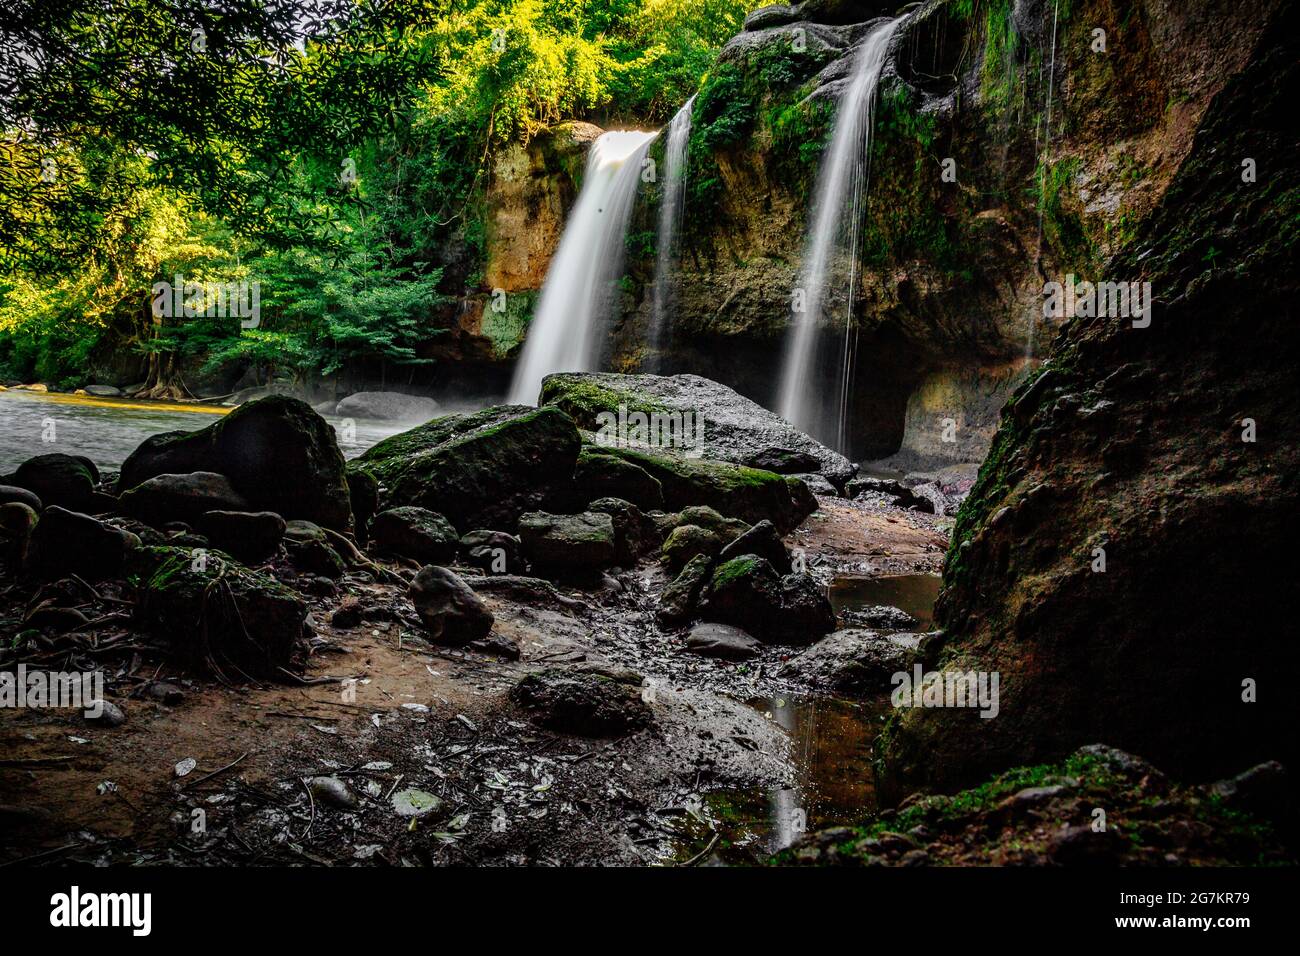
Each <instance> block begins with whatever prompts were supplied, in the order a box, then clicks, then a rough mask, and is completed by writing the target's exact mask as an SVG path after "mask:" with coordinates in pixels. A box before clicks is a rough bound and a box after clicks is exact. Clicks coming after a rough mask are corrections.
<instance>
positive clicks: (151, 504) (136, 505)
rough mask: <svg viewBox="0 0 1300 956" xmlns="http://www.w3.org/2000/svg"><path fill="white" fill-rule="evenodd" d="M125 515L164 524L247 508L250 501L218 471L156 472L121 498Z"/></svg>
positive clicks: (120, 502)
mask: <svg viewBox="0 0 1300 956" xmlns="http://www.w3.org/2000/svg"><path fill="white" fill-rule="evenodd" d="M118 507H119V508H120V509H121V511H122V513H123V514H124V515H127V516H128V517H131V518H135V519H137V520H139V521H143V522H144V523H145V524H150V525H153V526H154V527H161V526H162V525H165V524H167V523H168V522H169V521H183V522H185V523H186V524H193V523H195V522H196V521H197V520H198V518H199V517H200V516H201V515H203V514H205V513H207V512H209V511H248V510H249V504H248V501H247V500H246V499H245V498H244V496H243V495H241V494H240V493H239V492H238V491H236V490H235V486H234V485H232V484H231V483H230V479H229V478H227V477H226V476H225V475H219V474H217V473H216V472H215V471H195V472H191V473H190V474H187V475H157V476H155V477H153V478H150V479H148V480H146V481H142V482H140V484H138V485H136V486H135V487H134V488H131V489H130V490H129V491H124V492H123V493H122V494H121V496H120V497H119V498H118Z"/></svg>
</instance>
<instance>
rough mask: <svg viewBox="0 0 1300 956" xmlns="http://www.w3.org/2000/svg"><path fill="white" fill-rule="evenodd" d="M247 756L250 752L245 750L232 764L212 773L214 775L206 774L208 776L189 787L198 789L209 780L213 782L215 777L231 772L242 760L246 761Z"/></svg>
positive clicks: (200, 778)
mask: <svg viewBox="0 0 1300 956" xmlns="http://www.w3.org/2000/svg"><path fill="white" fill-rule="evenodd" d="M247 756H248V751H247V750H245V751H244V752H243V753H242V754H240V755H239V756H238V757H236V758H235V759H234V760H232V761H231V762H230V763H228V764H226V765H225V766H224V767H218V768H217V769H216V770H214V771H212V773H209V774H206V775H204V776H202V777H199V779H197V780H195V781H194V782H193V783H192V784H189V786H191V787H197V786H198V785H199V784H201V783H205V782H207V781H208V780H211V779H212V778H213V777H215V776H216V775H217V774H219V773H225V772H226V771H227V770H229V769H230V768H231V767H233V766H235V764H237V763H239V762H240V761H241V760H243V759H244V758H245V757H247Z"/></svg>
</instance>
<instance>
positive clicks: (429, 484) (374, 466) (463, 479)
mask: <svg viewBox="0 0 1300 956" xmlns="http://www.w3.org/2000/svg"><path fill="white" fill-rule="evenodd" d="M580 447H581V440H580V438H579V436H578V430H577V428H576V427H575V426H574V424H573V420H572V419H570V418H569V416H568V415H565V414H564V413H563V412H561V411H560V410H559V409H556V408H529V407H527V406H523V405H501V406H496V407H494V408H488V409H484V410H483V411H481V412H474V413H472V414H467V415H446V416H443V417H442V418H435V419H434V420H433V421H431V422H427V423H425V424H424V425H421V426H419V427H418V428H413V429H411V430H410V431H407V432H403V433H401V434H400V435H394V436H393V437H391V438H388V439H386V440H384V441H382V442H380V443H379V444H377V445H375V446H374V447H373V448H371V449H370V450H368V451H367V452H366V453H365V454H363V455H362V456H361V457H360V458H357V459H354V460H353V461H352V462H350V463H349V465H348V470H349V473H357V472H364V473H366V474H368V475H370V476H371V477H373V478H374V480H375V481H376V482H377V487H378V498H379V507H380V508H393V507H397V506H400V505H418V506H420V507H422V508H428V509H430V510H431V511H437V512H439V513H440V514H445V515H446V516H447V517H448V518H449V519H450V521H451V522H452V524H454V525H455V526H456V528H457V530H459V531H460V532H461V533H462V534H463V533H466V532H469V531H473V530H477V529H482V528H491V529H493V530H497V531H513V530H514V529H515V525H516V523H517V522H518V520H519V516H520V515H521V514H523V513H524V512H526V511H534V510H536V509H538V508H543V507H547V506H548V505H549V504H550V503H551V502H552V501H553V500H555V498H556V497H557V495H558V494H560V493H561V492H564V493H567V492H568V490H569V486H570V485H571V483H572V479H573V469H574V464H575V463H576V461H577V459H578V450H579V448H580Z"/></svg>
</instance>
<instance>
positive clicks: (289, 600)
mask: <svg viewBox="0 0 1300 956" xmlns="http://www.w3.org/2000/svg"><path fill="white" fill-rule="evenodd" d="M129 570H130V573H131V575H132V578H133V579H134V580H135V581H136V583H137V593H138V603H137V607H136V620H137V623H138V624H139V626H140V627H142V628H144V629H145V630H148V631H150V632H152V633H153V634H155V635H157V636H158V637H160V638H162V639H163V640H164V641H166V642H167V644H168V645H169V648H170V650H171V652H172V654H173V655H174V656H175V657H176V659H177V660H178V661H179V662H180V663H181V664H183V665H184V666H186V667H189V668H191V669H192V670H195V671H199V672H204V673H213V674H217V675H221V676H224V677H226V678H228V679H235V678H239V677H241V676H247V677H255V678H262V677H269V678H277V679H279V678H283V677H284V673H283V670H282V669H288V668H290V667H291V666H292V664H293V661H294V657H295V652H296V651H297V650H298V649H299V647H300V645H301V643H302V638H303V636H304V624H305V621H306V618H307V606H306V605H305V604H304V603H303V601H302V599H301V598H300V597H299V596H298V595H297V594H295V593H294V592H293V591H291V590H289V588H287V587H285V586H284V585H283V584H280V583H279V582H278V581H276V580H275V579H273V578H271V577H268V576H267V575H265V574H259V573H258V572H256V571H250V570H249V569H247V568H245V567H243V566H242V565H240V564H239V563H238V562H236V561H235V560H234V559H233V558H231V557H230V556H229V555H227V554H225V553H224V552H221V551H206V552H197V551H191V550H189V549H186V548H175V547H156V548H139V549H137V550H136V551H134V552H132V554H131V560H130V564H129Z"/></svg>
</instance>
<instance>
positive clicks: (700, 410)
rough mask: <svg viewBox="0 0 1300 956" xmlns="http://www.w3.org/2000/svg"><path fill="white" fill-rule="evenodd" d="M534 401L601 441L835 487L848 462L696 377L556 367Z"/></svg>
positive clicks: (727, 390)
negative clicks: (798, 475) (811, 477)
mask: <svg viewBox="0 0 1300 956" xmlns="http://www.w3.org/2000/svg"><path fill="white" fill-rule="evenodd" d="M541 404H543V405H555V406H557V407H559V408H562V409H564V410H565V411H566V412H568V413H569V415H570V416H571V417H572V418H573V420H574V421H575V422H577V423H578V427H579V428H584V429H589V430H591V431H593V432H595V433H596V434H597V435H598V439H600V440H602V441H609V442H617V443H618V444H620V445H628V446H629V447H636V446H647V447H650V448H656V447H657V448H664V449H677V450H679V451H687V450H689V451H691V452H693V453H695V454H699V455H702V456H704V457H707V458H708V459H710V460H713V461H720V462H729V463H731V464H744V465H750V464H759V466H760V467H763V468H767V467H769V466H772V465H775V466H776V467H774V468H772V470H773V471H779V472H784V473H787V474H788V473H794V472H801V471H807V472H820V473H822V474H824V475H825V476H826V477H827V479H828V480H830V481H831V483H832V484H835V485H843V484H844V482H845V481H847V480H848V479H849V478H850V477H851V476H852V475H853V472H854V468H853V464H852V463H851V462H850V461H849V460H848V459H847V458H845V457H844V456H843V455H841V454H839V453H838V452H835V451H832V450H831V449H829V448H827V447H826V446H825V445H823V444H821V442H819V441H817V440H816V439H813V438H810V437H809V436H808V435H805V434H804V433H803V432H801V431H799V430H798V429H796V428H795V427H793V426H792V425H791V424H790V423H789V422H787V421H786V420H785V419H783V418H781V417H780V416H779V415H777V414H775V413H774V412H770V411H768V410H767V409H766V408H764V407H763V406H761V405H759V404H758V403H757V402H753V401H751V400H750V399H748V398H746V397H745V396H743V395H741V394H740V393H738V392H736V391H734V390H733V389H731V388H728V387H727V386H726V385H722V384H721V383H719V382H715V381H713V380H711V379H707V378H704V377H703V376H700V375H623V374H619V373H616V372H563V373H560V374H556V375H548V376H546V378H545V379H544V380H543V381H542V395H541Z"/></svg>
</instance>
